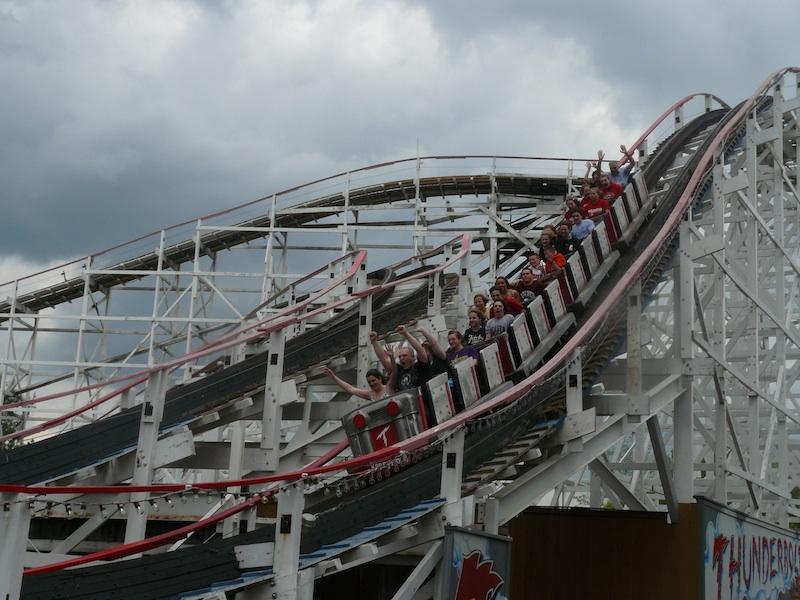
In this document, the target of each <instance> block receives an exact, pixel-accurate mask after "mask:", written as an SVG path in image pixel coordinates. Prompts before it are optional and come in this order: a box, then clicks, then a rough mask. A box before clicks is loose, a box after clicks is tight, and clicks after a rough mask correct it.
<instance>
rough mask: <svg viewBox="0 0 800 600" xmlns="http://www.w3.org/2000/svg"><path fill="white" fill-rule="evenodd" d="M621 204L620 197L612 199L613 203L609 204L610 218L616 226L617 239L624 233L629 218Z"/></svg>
mask: <svg viewBox="0 0 800 600" xmlns="http://www.w3.org/2000/svg"><path fill="white" fill-rule="evenodd" d="M622 204H623V200H622V198H617V199H616V200H614V204H612V205H611V218H612V220H613V222H614V225H615V226H616V228H617V238H619V239H621V238H622V237H623V236H624V235H625V232H626V231H627V230H628V226H629V225H630V220H629V219H628V215H627V213H626V212H625V209H624V207H623V206H622Z"/></svg>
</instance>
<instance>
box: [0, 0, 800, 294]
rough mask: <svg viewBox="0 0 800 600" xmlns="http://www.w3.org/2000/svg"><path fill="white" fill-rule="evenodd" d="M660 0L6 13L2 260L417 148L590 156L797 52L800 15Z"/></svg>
mask: <svg viewBox="0 0 800 600" xmlns="http://www.w3.org/2000/svg"><path fill="white" fill-rule="evenodd" d="M640 4H641V5H642V6H637V5H634V4H630V5H622V4H619V5H615V4H614V3H605V4H602V5H597V4H576V3H573V4H570V3H567V4H563V3H562V4H558V5H556V4H555V3H530V2H497V3H478V2H463V1H459V2H455V1H443V2H432V3H410V2H404V1H386V2H381V3H372V2H365V1H362V2H359V1H344V0H331V1H326V2H302V1H298V2H289V3H287V2H199V1H193V2H192V1H188V0H185V1H182V0H173V1H162V2H124V1H119V2H100V1H89V0H86V1H76V2H69V3H66V2H64V3H51V2H8V1H5V2H3V1H0V78H2V81H3V82H4V91H3V94H0V139H2V141H3V143H2V144H0V179H1V180H2V182H3V204H4V219H3V226H2V233H3V235H2V236H0V258H2V257H8V256H12V255H13V256H16V257H18V258H20V260H24V261H29V262H30V263H31V264H32V265H35V264H37V263H41V262H45V261H51V260H55V259H58V258H66V257H69V256H79V255H81V254H85V253H87V252H91V251H93V250H96V249H99V248H102V247H104V246H108V245H111V244H114V243H118V242H120V241H124V240H125V239H127V238H130V237H133V236H135V235H139V234H141V233H144V232H146V231H149V230H153V229H157V228H159V227H163V226H167V225H169V224H171V223H174V222H177V221H182V220H186V219H190V218H192V217H196V216H199V215H201V214H204V213H207V212H210V211H214V210H218V209H220V208H224V207H227V206H233V205H236V204H239V203H242V202H245V201H247V200H250V199H253V198H257V197H260V196H262V195H266V194H269V193H271V192H274V191H276V190H280V189H282V188H284V187H288V186H290V185H294V184H297V183H301V182H303V181H308V180H311V179H314V178H317V177H320V176H325V175H328V174H332V173H334V172H338V171H341V170H345V169H348V168H354V167H359V166H362V165H364V164H369V163H372V162H377V161H381V160H385V159H391V158H398V157H404V156H411V155H413V153H414V152H415V150H416V144H417V140H419V141H420V143H421V149H422V151H423V152H429V153H531V154H534V153H538V154H550V155H559V154H560V155H566V154H572V155H576V154H578V155H580V154H581V153H586V152H588V151H591V150H592V149H594V148H596V147H598V146H599V145H607V146H614V145H615V144H616V143H618V142H619V141H630V140H632V139H633V138H634V137H635V135H636V134H637V133H638V132H639V131H641V129H642V128H643V127H644V126H646V125H647V124H648V123H649V121H650V120H651V119H652V118H653V117H654V116H656V115H657V114H658V112H660V110H661V109H663V108H664V107H665V106H666V105H668V104H669V103H671V102H672V101H674V100H675V99H677V98H679V97H681V96H683V95H684V94H686V93H688V92H690V91H700V90H702V91H704V90H709V91H713V92H717V93H719V94H721V95H723V96H724V97H726V98H732V100H731V101H736V100H738V99H740V98H741V97H742V96H743V95H745V94H748V93H749V92H750V90H752V89H753V87H754V86H755V85H756V84H757V83H758V82H759V81H760V80H761V79H762V78H763V77H764V76H765V75H766V73H767V71H768V70H770V69H773V68H775V67H776V66H778V65H780V64H781V63H783V62H791V59H790V58H789V54H790V53H792V52H793V53H794V55H797V52H796V51H797V44H798V42H797V37H796V35H794V33H793V30H792V29H791V24H792V23H794V22H795V20H794V19H786V21H785V22H786V25H782V24H780V23H778V24H777V25H776V27H777V28H778V29H776V33H777V34H778V37H780V38H781V39H780V40H778V39H775V40H774V41H770V40H767V39H765V38H766V37H767V36H765V35H763V31H762V32H760V31H759V29H763V28H764V27H766V24H767V16H765V15H763V14H762V12H768V11H763V10H758V9H756V8H749V7H748V6H746V5H745V4H744V3H738V2H736V3H727V4H725V5H724V7H721V6H716V5H705V4H703V3H698V5H695V4H692V5H689V4H688V3H686V4H684V5H680V4H673V5H670V6H669V8H665V7H663V5H659V6H661V7H660V8H659V7H657V5H655V4H653V5H652V7H650V5H649V4H647V3H640ZM727 7H731V8H730V10H729V11H728V12H730V17H725V16H722V17H720V14H722V13H724V12H725V10H727ZM786 10H789V8H788V5H787V7H786ZM654 22H657V23H658V26H657V27H655V26H654V25H653V24H654ZM641 23H647V24H648V25H647V27H642V26H641ZM790 33H791V35H790ZM770 39H771V38H770ZM765 57H766V58H765ZM734 65H735V68H734ZM0 268H2V262H1V261H0ZM1 278H2V277H0V279H1Z"/></svg>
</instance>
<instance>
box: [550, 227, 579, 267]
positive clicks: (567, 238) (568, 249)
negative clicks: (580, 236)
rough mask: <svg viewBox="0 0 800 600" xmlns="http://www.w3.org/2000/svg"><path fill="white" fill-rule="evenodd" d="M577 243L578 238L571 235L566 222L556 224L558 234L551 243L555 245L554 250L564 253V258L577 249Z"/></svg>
mask: <svg viewBox="0 0 800 600" xmlns="http://www.w3.org/2000/svg"><path fill="white" fill-rule="evenodd" d="M579 243H580V241H579V240H577V239H575V238H574V237H572V233H571V231H570V225H569V224H568V223H566V222H562V223H561V224H560V225H559V226H558V235H557V236H556V241H555V243H554V244H553V245H554V246H555V247H556V250H557V251H558V252H561V254H563V255H564V258H569V257H570V256H572V253H573V252H575V251H576V250H577V249H578V244H579Z"/></svg>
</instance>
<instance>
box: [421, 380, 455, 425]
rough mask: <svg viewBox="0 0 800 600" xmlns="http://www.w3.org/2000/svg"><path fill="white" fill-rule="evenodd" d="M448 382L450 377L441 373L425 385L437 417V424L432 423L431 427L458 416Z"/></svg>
mask: <svg viewBox="0 0 800 600" xmlns="http://www.w3.org/2000/svg"><path fill="white" fill-rule="evenodd" d="M448 380H449V377H448V376H447V373H440V374H439V375H437V376H436V377H433V378H432V379H430V380H429V381H428V383H426V384H425V385H426V386H427V388H428V392H429V393H430V397H431V404H432V405H433V414H434V415H435V417H436V423H431V426H432V425H435V424H436V425H438V424H439V423H444V422H445V421H446V420H447V419H449V418H450V417H452V416H453V415H454V414H456V408H455V406H454V405H453V397H452V395H451V393H450V384H449V383H448Z"/></svg>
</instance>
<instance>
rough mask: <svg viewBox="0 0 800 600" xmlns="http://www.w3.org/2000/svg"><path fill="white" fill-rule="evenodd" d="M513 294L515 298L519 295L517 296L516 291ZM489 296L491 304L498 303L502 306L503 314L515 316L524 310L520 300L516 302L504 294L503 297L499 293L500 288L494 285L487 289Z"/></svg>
mask: <svg viewBox="0 0 800 600" xmlns="http://www.w3.org/2000/svg"><path fill="white" fill-rule="evenodd" d="M514 293H515V295H517V296H518V295H519V294H517V292H516V291H515V292H514ZM489 294H490V295H491V297H492V302H500V303H502V304H503V308H504V309H505V313H506V314H508V315H512V316H517V315H518V314H520V313H521V312H522V311H523V310H525V306H524V305H523V304H522V302H521V301H520V300H517V299H516V298H515V297H514V296H512V295H511V294H506V295H505V296H504V295H503V294H502V292H501V291H500V288H499V287H497V286H496V285H493V286H492V287H491V288H489Z"/></svg>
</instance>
